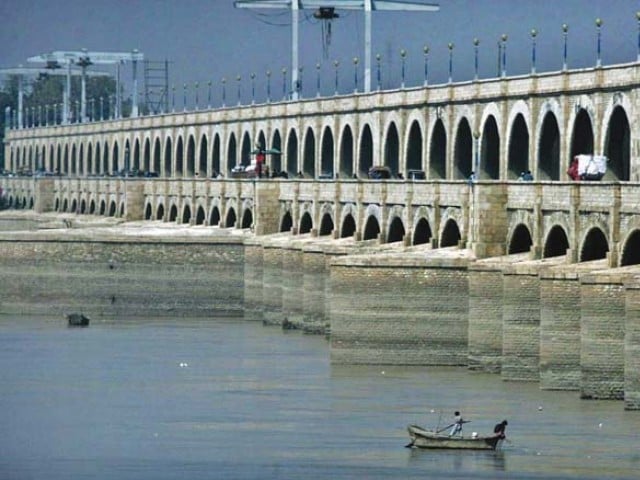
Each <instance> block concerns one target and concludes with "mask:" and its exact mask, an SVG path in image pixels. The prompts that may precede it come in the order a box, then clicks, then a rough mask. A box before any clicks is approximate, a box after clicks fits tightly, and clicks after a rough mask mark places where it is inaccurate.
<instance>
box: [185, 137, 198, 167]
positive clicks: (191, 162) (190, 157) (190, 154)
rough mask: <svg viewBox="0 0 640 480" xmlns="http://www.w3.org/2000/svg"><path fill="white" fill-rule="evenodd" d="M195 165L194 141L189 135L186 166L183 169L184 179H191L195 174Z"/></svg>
mask: <svg viewBox="0 0 640 480" xmlns="http://www.w3.org/2000/svg"><path fill="white" fill-rule="evenodd" d="M195 164H196V141H195V139H194V138H193V135H189V140H187V165H186V167H187V168H186V169H185V172H184V174H185V176H186V177H193V175H194V173H195Z"/></svg>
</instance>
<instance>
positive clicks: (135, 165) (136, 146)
mask: <svg viewBox="0 0 640 480" xmlns="http://www.w3.org/2000/svg"><path fill="white" fill-rule="evenodd" d="M129 169H130V170H133V171H134V172H138V171H140V140H138V139H137V138H136V140H135V142H134V143H133V162H132V164H131V165H130V166H129Z"/></svg>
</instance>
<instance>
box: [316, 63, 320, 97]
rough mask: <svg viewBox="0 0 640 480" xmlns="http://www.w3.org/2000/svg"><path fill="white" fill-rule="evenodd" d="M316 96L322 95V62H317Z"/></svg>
mask: <svg viewBox="0 0 640 480" xmlns="http://www.w3.org/2000/svg"><path fill="white" fill-rule="evenodd" d="M316 73H317V75H316V97H319V96H320V63H316Z"/></svg>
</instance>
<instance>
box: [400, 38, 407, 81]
mask: <svg viewBox="0 0 640 480" xmlns="http://www.w3.org/2000/svg"><path fill="white" fill-rule="evenodd" d="M406 57H407V51H406V50H405V49H404V48H403V49H401V50H400V59H401V64H402V70H401V72H400V75H401V83H400V88H404V64H405V58H406Z"/></svg>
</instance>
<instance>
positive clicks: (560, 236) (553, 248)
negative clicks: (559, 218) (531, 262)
mask: <svg viewBox="0 0 640 480" xmlns="http://www.w3.org/2000/svg"><path fill="white" fill-rule="evenodd" d="M568 248H569V239H568V237H567V233H566V232H565V230H564V228H562V227H561V226H560V225H554V226H553V227H552V228H551V230H549V234H548V235H547V239H546V240H545V242H544V249H543V250H542V257H543V258H549V257H559V256H561V255H566V253H567V249H568Z"/></svg>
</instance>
